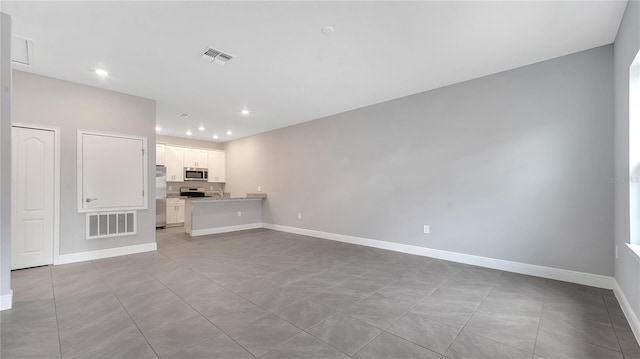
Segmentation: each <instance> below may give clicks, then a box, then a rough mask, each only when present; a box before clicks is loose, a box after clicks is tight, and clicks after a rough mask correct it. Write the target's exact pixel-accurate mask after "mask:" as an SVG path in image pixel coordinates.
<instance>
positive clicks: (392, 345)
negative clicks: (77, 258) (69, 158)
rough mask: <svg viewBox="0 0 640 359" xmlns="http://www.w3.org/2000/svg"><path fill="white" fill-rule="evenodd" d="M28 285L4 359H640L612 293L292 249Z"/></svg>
mask: <svg viewBox="0 0 640 359" xmlns="http://www.w3.org/2000/svg"><path fill="white" fill-rule="evenodd" d="M157 241H158V248H159V249H158V251H157V252H152V253H143V254H136V255H131V256H123V257H117V258H110V259H104V260H97V261H93V262H83V263H76V264H69V265H62V266H55V267H40V268H33V269H27V270H21V271H15V272H13V273H12V278H13V288H14V299H15V303H14V308H13V309H11V310H8V311H4V312H2V313H1V329H2V332H1V335H2V337H1V347H2V348H1V354H2V355H1V356H2V358H3V359H4V358H7V359H8V358H60V357H63V358H136V359H137V358H141V359H143V358H254V357H259V358H277V359H286V358H348V357H353V358H385V359H387V358H394V359H400V358H450V359H460V358H465V359H467V358H490V359H499V358H509V359H515V358H528V359H534V358H535V359H540V358H546V359H555V358H579V359H589V358H594V359H606V358H626V359H630V358H640V348H639V347H638V344H637V343H636V342H635V340H634V337H633V334H632V333H631V331H630V328H629V325H628V323H627V321H626V320H625V318H624V316H623V314H622V311H621V309H620V306H619V304H618V302H617V301H616V299H615V297H614V296H613V293H612V292H611V291H606V290H601V289H597V288H590V287H585V286H579V285H574V284H569V283H563V282H557V281H551V280H545V279H541V278H535V277H528V276H523V275H516V274H512V273H505V272H500V271H495V270H489V269H484V268H478V267H472V266H468V265H462V264H456V263H451V262H446V261H441V260H435V259H430V258H425V257H418V256H412V255H406V254H400V253H394V252H389V251H383V250H377V249H372V248H366V247H360V246H355V245H349V244H344V243H338V242H332V241H328V240H323V239H317V238H310V237H304V236H298V235H293V234H288V233H282V232H276V231H269V230H255V231H245V232H236V233H232V234H225V235H215V236H204V237H198V238H194V239H192V238H189V237H187V236H186V235H185V234H183V233H181V231H180V230H179V229H168V230H163V231H159V232H158V237H157Z"/></svg>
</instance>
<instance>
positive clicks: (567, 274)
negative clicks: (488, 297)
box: [263, 223, 616, 289]
mask: <svg viewBox="0 0 640 359" xmlns="http://www.w3.org/2000/svg"><path fill="white" fill-rule="evenodd" d="M263 228H268V229H273V230H276V231H282V232H288V233H295V234H301V235H305V236H311V237H318V238H324V239H330V240H332V241H338V242H345V243H351V244H358V245H361V246H367V247H374V248H380V249H387V250H390V251H395V252H402V253H408V254H415V255H419V256H425V257H431V258H438V259H444V260H447V261H452V262H458V263H465V264H471V265H475V266H480V267H486V268H492V269H498V270H503V271H507V272H514V273H520V274H526V275H532V276H536V277H542V278H548V279H555V280H560V281H564V282H571V283H577V284H583V285H588V286H592V287H598V288H606V289H614V288H615V285H616V281H615V279H614V278H613V277H607V276H603V275H598V274H591V273H584V272H577V271H572V270H567V269H559V268H552V267H544V266H539V265H535V264H528V263H520V262H512V261H507V260H503V259H495V258H488V257H480V256H474V255H470V254H464V253H457V252H449V251H443V250H439V249H432V248H426V247H418V246H412V245H409V244H401V243H393V242H386V241H380V240H377V239H369V238H361V237H353V236H347V235H344V234H336V233H329V232H321V231H315V230H311V229H304V228H297V227H289V226H282V225H278V224H270V223H264V224H263Z"/></svg>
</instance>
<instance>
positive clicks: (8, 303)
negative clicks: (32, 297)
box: [0, 289, 13, 310]
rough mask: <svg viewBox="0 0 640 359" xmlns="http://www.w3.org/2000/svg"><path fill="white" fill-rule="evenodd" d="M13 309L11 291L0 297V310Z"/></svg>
mask: <svg viewBox="0 0 640 359" xmlns="http://www.w3.org/2000/svg"><path fill="white" fill-rule="evenodd" d="M12 307H13V289H11V290H10V291H9V294H5V295H0V310H7V309H11V308H12Z"/></svg>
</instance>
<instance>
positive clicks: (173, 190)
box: [167, 181, 224, 196]
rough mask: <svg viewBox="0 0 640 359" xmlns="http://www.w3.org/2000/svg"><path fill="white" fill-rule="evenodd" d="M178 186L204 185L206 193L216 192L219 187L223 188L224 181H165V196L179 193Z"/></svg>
mask: <svg viewBox="0 0 640 359" xmlns="http://www.w3.org/2000/svg"><path fill="white" fill-rule="evenodd" d="M180 187H198V188H200V187H204V190H205V192H206V194H207V195H212V194H214V193H218V192H219V191H220V188H222V189H224V183H209V182H200V181H189V182H167V196H172V195H179V194H180Z"/></svg>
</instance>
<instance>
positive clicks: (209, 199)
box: [180, 193, 267, 203]
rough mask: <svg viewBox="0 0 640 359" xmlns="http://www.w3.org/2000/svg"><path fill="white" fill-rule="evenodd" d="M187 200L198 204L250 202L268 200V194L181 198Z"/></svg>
mask: <svg viewBox="0 0 640 359" xmlns="http://www.w3.org/2000/svg"><path fill="white" fill-rule="evenodd" d="M180 198H184V199H185V200H190V201H193V202H194V203H196V202H226V201H248V200H258V199H266V198H267V195H266V194H261V195H260V196H256V195H255V194H254V193H247V196H246V197H226V196H225V197H224V198H219V197H180Z"/></svg>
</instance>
